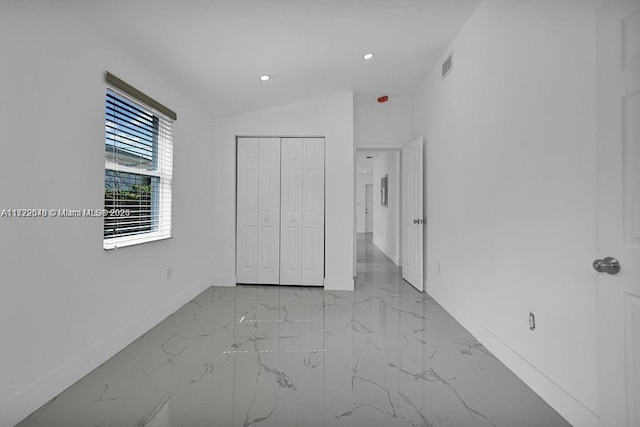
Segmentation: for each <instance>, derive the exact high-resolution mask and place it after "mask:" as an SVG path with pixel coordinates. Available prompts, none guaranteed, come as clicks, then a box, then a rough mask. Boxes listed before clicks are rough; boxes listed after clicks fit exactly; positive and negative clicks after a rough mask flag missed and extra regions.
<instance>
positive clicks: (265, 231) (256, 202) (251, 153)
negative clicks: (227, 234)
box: [236, 138, 280, 283]
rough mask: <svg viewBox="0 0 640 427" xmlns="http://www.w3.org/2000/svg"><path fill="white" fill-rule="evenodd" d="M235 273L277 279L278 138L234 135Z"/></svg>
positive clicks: (243, 279) (249, 279) (246, 278)
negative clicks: (236, 136) (236, 166)
mask: <svg viewBox="0 0 640 427" xmlns="http://www.w3.org/2000/svg"><path fill="white" fill-rule="evenodd" d="M237 186H238V191H237V196H238V200H237V244H236V251H237V253H236V275H237V281H238V282H240V283H279V281H280V256H279V254H280V138H238V182H237Z"/></svg>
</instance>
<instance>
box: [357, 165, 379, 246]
mask: <svg viewBox="0 0 640 427" xmlns="http://www.w3.org/2000/svg"><path fill="white" fill-rule="evenodd" d="M363 171H366V172H365V173H363ZM356 173H357V176H356V189H357V190H356V193H357V194H356V200H357V203H356V213H357V226H358V233H365V232H366V221H367V218H366V214H365V210H366V208H367V200H366V199H367V194H366V190H367V185H371V184H373V159H367V158H363V159H361V158H360V157H358V161H357V170H356ZM374 201H375V199H374ZM370 214H371V215H373V212H371V213H370Z"/></svg>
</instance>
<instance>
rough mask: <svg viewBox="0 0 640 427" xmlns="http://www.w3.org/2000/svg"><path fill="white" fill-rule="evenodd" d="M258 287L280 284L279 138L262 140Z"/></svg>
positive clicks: (259, 172)
mask: <svg viewBox="0 0 640 427" xmlns="http://www.w3.org/2000/svg"><path fill="white" fill-rule="evenodd" d="M258 146H259V168H258V182H259V192H260V194H259V206H258V226H259V231H258V252H259V253H258V283H265V284H277V283H279V282H280V138H260V140H259V142H258Z"/></svg>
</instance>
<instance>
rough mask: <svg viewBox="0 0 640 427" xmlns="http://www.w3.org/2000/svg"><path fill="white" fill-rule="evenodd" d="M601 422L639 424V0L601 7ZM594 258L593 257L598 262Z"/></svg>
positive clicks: (599, 220) (626, 425)
mask: <svg viewBox="0 0 640 427" xmlns="http://www.w3.org/2000/svg"><path fill="white" fill-rule="evenodd" d="M597 22H598V24H597V25H598V32H597V33H598V36H597V42H598V45H597V47H598V54H597V63H598V70H597V73H598V74H597V76H598V77H597V81H598V85H597V96H598V98H597V99H598V104H597V107H598V109H597V112H598V113H597V114H598V122H597V124H598V251H599V254H598V256H599V258H600V259H603V260H605V261H606V262H605V263H604V264H600V270H603V269H607V265H612V264H614V262H613V261H612V260H610V259H609V260H606V259H605V257H613V258H615V259H617V260H618V261H619V263H620V266H621V269H620V271H619V273H617V274H609V273H614V272H615V270H614V269H612V267H608V269H610V270H609V273H607V272H606V271H605V272H600V273H597V274H599V276H598V340H599V358H598V359H599V376H600V386H599V389H600V425H601V426H602V427H605V426H607V427H608V426H620V427H623V426H624V427H632V426H634V427H637V426H640V2H639V1H638V0H633V1H626V0H616V1H611V2H609V3H608V5H607V6H605V7H603V8H602V9H600V11H599V12H598V20H597ZM595 266H596V265H594V267H595Z"/></svg>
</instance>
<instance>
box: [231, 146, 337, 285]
mask: <svg viewBox="0 0 640 427" xmlns="http://www.w3.org/2000/svg"><path fill="white" fill-rule="evenodd" d="M236 246H237V253H236V274H237V282H238V283H262V284H283V285H305V286H322V285H323V284H324V138H238V178H237V242H236Z"/></svg>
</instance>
